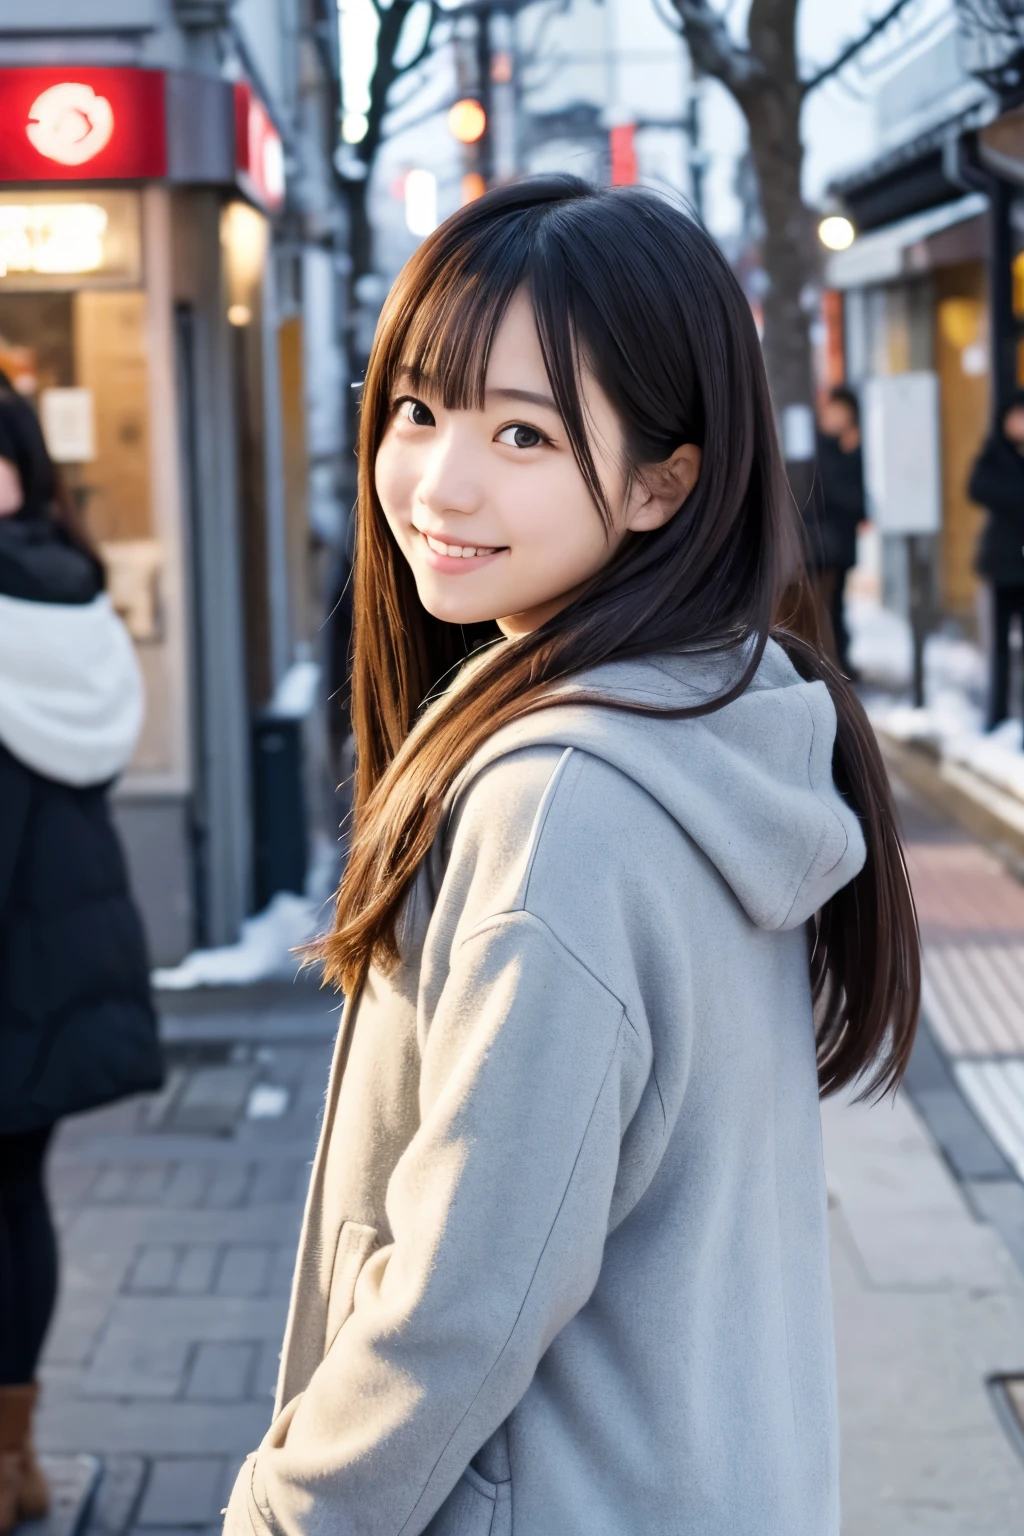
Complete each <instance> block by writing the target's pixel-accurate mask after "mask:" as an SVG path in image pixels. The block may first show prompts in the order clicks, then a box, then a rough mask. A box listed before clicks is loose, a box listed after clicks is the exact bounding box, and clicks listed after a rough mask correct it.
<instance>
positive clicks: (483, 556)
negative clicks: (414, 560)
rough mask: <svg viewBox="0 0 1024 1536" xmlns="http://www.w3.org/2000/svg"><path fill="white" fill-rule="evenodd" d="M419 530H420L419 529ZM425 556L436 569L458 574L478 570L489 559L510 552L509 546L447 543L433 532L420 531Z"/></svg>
mask: <svg viewBox="0 0 1024 1536" xmlns="http://www.w3.org/2000/svg"><path fill="white" fill-rule="evenodd" d="M417 531H419V530H417ZM420 538H421V539H422V540H423V549H424V557H425V559H426V562H427V564H428V565H429V566H431V567H432V568H433V569H434V570H435V571H443V572H444V573H445V575H457V574H458V573H459V572H460V571H477V570H479V569H480V567H481V566H482V565H486V563H487V562H488V561H489V560H494V559H496V558H497V557H498V556H499V555H505V554H507V553H508V549H507V547H500V546H499V547H496V548H490V547H488V546H486V545H482V544H446V543H445V542H444V540H442V539H438V538H435V537H434V535H433V534H432V533H420Z"/></svg>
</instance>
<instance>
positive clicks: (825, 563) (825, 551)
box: [806, 384, 865, 676]
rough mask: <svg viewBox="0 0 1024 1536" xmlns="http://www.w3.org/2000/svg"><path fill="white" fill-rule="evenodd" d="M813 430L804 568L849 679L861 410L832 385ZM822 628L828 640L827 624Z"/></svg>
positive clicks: (860, 512) (860, 498)
mask: <svg viewBox="0 0 1024 1536" xmlns="http://www.w3.org/2000/svg"><path fill="white" fill-rule="evenodd" d="M818 428H819V431H818V444H817V456H816V457H817V463H816V473H815V486H814V494H813V496H812V498H811V503H810V507H809V509H808V512H809V515H808V517H807V518H806V528H807V543H808V566H809V571H810V576H811V580H812V583H813V586H814V591H815V595H816V598H817V601H818V606H819V610H820V614H821V617H822V619H825V618H827V620H828V625H827V628H830V629H831V632H832V639H833V641H834V646H835V658H836V661H837V662H838V663H839V666H840V667H841V668H842V670H843V671H844V672H845V673H846V674H847V676H851V675H852V669H851V667H850V634H849V630H848V629H847V626H846V578H847V576H848V575H849V573H850V570H851V569H852V567H853V566H855V565H856V563H857V527H858V525H859V524H860V523H862V522H863V521H864V517H865V511H864V467H863V462H862V456H861V440H860V406H859V404H858V401H857V396H856V395H855V394H854V392H853V390H852V389H847V387H846V386H845V385H844V384H837V385H836V386H835V387H834V388H833V389H831V390H830V391H829V393H828V395H827V397H826V399H825V401H824V403H823V405H822V406H821V409H820V411H819V415H818ZM821 627H822V630H823V632H824V633H825V635H826V637H827V628H826V625H825V624H824V623H823V624H822V626H821Z"/></svg>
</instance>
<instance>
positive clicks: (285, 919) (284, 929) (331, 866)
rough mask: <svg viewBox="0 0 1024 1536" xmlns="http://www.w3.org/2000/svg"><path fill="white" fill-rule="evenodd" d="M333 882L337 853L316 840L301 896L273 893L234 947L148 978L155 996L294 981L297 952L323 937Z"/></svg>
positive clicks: (202, 953)
mask: <svg viewBox="0 0 1024 1536" xmlns="http://www.w3.org/2000/svg"><path fill="white" fill-rule="evenodd" d="M337 879H338V852H337V848H336V847H335V846H334V844H333V843H331V842H330V841H329V839H327V838H326V837H325V838H321V839H318V840H317V842H316V844H315V846H314V850H313V857H312V859H311V861H310V872H309V877H308V879H307V881H306V893H305V894H304V895H301V896H300V895H298V894H296V893H295V892H293V891H278V892H277V894H276V895H275V896H273V897H272V898H271V900H270V901H269V902H268V903H267V905H266V906H265V907H264V908H263V911H262V912H257V913H256V914H255V915H254V916H253V917H247V918H246V919H245V921H244V922H243V924H242V936H241V938H240V939H239V941H238V943H237V944H225V945H223V946H222V947H220V948H217V949H194V950H193V951H192V953H191V954H188V955H186V956H185V958H184V960H182V961H181V963H180V964H179V965H174V966H165V967H162V968H159V969H157V970H155V971H154V972H153V975H152V981H153V986H154V987H155V988H156V989H157V990H158V991H167V992H180V991H186V990H188V989H190V988H192V987H244V986H248V985H249V984H251V983H252V982H255V981H268V980H271V979H275V978H281V979H285V980H288V981H291V980H293V979H294V977H295V975H296V973H297V972H298V970H299V969H300V967H301V965H302V964H303V959H302V955H301V953H296V951H297V950H300V948H301V946H302V945H304V944H306V943H308V941H309V940H310V939H314V938H316V936H317V934H319V933H323V932H324V930H325V928H326V927H327V924H328V922H329V921H330V914H331V908H330V904H329V899H330V896H331V893H332V891H333V890H334V887H335V885H336V883H337Z"/></svg>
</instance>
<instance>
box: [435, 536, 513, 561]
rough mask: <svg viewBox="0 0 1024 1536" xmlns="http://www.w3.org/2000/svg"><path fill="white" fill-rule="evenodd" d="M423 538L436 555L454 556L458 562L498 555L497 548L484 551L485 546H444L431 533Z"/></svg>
mask: <svg viewBox="0 0 1024 1536" xmlns="http://www.w3.org/2000/svg"><path fill="white" fill-rule="evenodd" d="M423 537H424V538H425V539H426V541H427V544H428V545H429V547H430V548H431V549H432V550H433V551H434V554H435V555H452V556H454V558H455V559H456V560H459V559H461V560H469V559H470V558H471V557H472V556H473V555H496V554H497V553H498V551H497V549H496V548H495V549H484V548H483V546H480V547H477V546H475V545H473V544H442V543H441V540H440V539H435V538H432V537H431V535H430V534H429V533H425V534H424V535H423Z"/></svg>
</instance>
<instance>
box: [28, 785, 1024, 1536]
mask: <svg viewBox="0 0 1024 1536" xmlns="http://www.w3.org/2000/svg"><path fill="white" fill-rule="evenodd" d="M903 810H904V815H905V820H906V823H907V830H908V834H909V837H910V843H911V847H910V858H911V865H912V870H913V877H914V881H915V887H916V890H917V895H918V901H919V904H920V909H921V917H922V927H923V932H924V937H925V943H926V957H927V958H926V967H927V993H926V997H927V1001H928V1006H929V1008H930V1010H931V1024H932V1029H931V1030H929V1031H927V1032H926V1033H924V1034H923V1035H922V1037H921V1040H920V1044H919V1047H918V1050H917V1052H916V1055H915V1060H914V1064H913V1069H912V1071H911V1074H910V1076H909V1079H908V1085H909V1092H907V1093H903V1094H901V1095H900V1097H899V1099H898V1101H897V1102H896V1104H895V1105H892V1104H890V1103H888V1102H887V1103H885V1104H884V1105H881V1106H878V1107H874V1108H867V1107H863V1106H858V1107H852V1106H849V1105H845V1104H835V1103H829V1104H827V1105H826V1106H825V1111H824V1127H825V1146H826V1162H827V1168H828V1177H829V1190H830V1199H831V1204H832V1235H833V1258H832V1262H833V1276H834V1284H835V1291H836V1306H837V1320H838V1343H839V1373H840V1398H841V1415H842V1435H843V1471H844V1501H845V1503H844V1508H845V1516H844V1536H903V1533H912V1532H922V1533H927V1536H954V1533H956V1536H982V1533H986V1536H988V1533H991V1536H1004V1533H1005V1536H1009V1533H1011V1532H1014V1531H1018V1530H1021V1529H1024V1460H1021V1459H1020V1458H1019V1456H1018V1455H1017V1454H1016V1452H1015V1450H1014V1448H1013V1445H1012V1443H1011V1438H1010V1435H1009V1434H1008V1433H1007V1430H1006V1428H1005V1427H1004V1424H1003V1423H1002V1422H1001V1420H1000V1417H999V1413H998V1411H997V1410H998V1407H999V1405H998V1403H997V1401H996V1394H995V1393H994V1391H993V1389H992V1388H990V1387H989V1385H988V1383H989V1381H990V1379H991V1378H994V1377H1000V1376H1003V1375H1013V1374H1014V1373H1019V1374H1020V1375H1022V1376H1024V1185H1022V1183H1021V1182H1020V1174H1021V1172H1022V1171H1024V1164H1022V1162H1021V1159H1020V1157H1019V1156H1018V1155H1017V1142H1016V1141H1015V1137H1018V1136H1024V1116H1022V1117H1021V1118H1020V1119H1017V1118H1015V1110H1014V1099H1013V1095H1012V1091H1011V1089H1012V1083H1013V1074H1014V1071H1015V1070H1017V1067H1016V1060H1015V1057H1014V1052H1015V1051H1016V1052H1018V1053H1020V1059H1022V1060H1024V1036H1022V1026H1021V1020H1022V1019H1024V1009H1016V1008H1015V1007H1013V1006H1012V1004H1013V1000H1014V991H1013V989H1014V987H1015V986H1017V981H1016V979H1015V978H1016V975H1017V972H1016V969H1015V967H1016V965H1017V964H1018V961H1019V959H1020V957H1021V955H1022V954H1024V889H1022V887H1021V886H1020V885H1019V884H1018V882H1017V881H1016V880H1015V879H1013V878H1012V877H1011V876H1010V875H1009V874H1008V873H1006V871H1005V870H1004V868H1003V867H1002V865H1000V864H999V862H998V861H997V860H996V859H994V858H993V856H992V855H991V854H989V853H988V852H987V851H985V850H984V849H982V848H980V847H979V846H978V845H977V844H976V843H974V842H972V841H971V840H970V839H968V838H966V837H965V836H963V835H962V834H961V833H959V832H958V831H956V830H955V829H952V828H950V827H948V826H945V825H943V824H941V823H939V822H936V821H933V820H932V819H930V818H929V817H928V816H927V815H925V814H924V813H923V812H922V811H921V810H920V808H918V807H916V806H914V805H912V804H910V803H909V802H905V803H904V806H903ZM993 959H994V962H995V963H994V964H986V963H983V962H985V961H986V960H993ZM1022 975H1024V971H1022ZM994 976H998V977H1001V978H1002V982H1001V983H1000V984H999V986H997V985H996V983H995V981H993V980H992V979H991V978H992V977H994ZM986 978H989V979H988V980H986ZM165 1004H166V1007H165V1013H164V1031H165V1035H166V1038H167V1040H168V1048H169V1052H170V1058H171V1064H172V1072H171V1076H170V1081H169V1083H168V1087H167V1089H166V1091H165V1092H164V1093H163V1094H162V1095H161V1097H160V1099H159V1100H158V1101H155V1102H152V1103H142V1104H140V1103H132V1104H128V1105H124V1106H119V1107H116V1108H114V1109H111V1110H106V1111H102V1112H100V1113H97V1114H93V1115H89V1116H84V1117H82V1118H81V1119H80V1120H78V1121H76V1122H72V1123H70V1124H69V1125H68V1126H67V1127H66V1128H65V1130H64V1132H63V1134H62V1136H61V1138H60V1141H59V1143H58V1145H57V1148H56V1152H55V1155H54V1157H53V1161H52V1170H51V1176H52V1182H53V1188H54V1192H55V1196H56V1200H57V1203H58V1206H59V1210H60V1216H61V1225H62V1230H63V1244H64V1289H63V1295H62V1300H61V1306H60V1313H59V1318H58V1323H57V1326H56V1329H55V1331H54V1334H53V1336H52V1338H51V1340H50V1344H49V1348H48V1351H47V1359H46V1369H45V1391H46V1396H45V1403H44V1410H43V1417H42V1438H43V1442H44V1445H45V1448H46V1450H47V1451H49V1452H52V1453H60V1454H65V1455H68V1454H72V1453H76V1452H81V1451H91V1452H95V1453H97V1454H98V1455H99V1456H101V1457H102V1458H103V1462H104V1468H105V1471H104V1477H103V1481H102V1483H101V1485H100V1491H99V1495H98V1498H97V1501H96V1504H95V1507H94V1511H93V1515H92V1518H91V1521H90V1524H89V1527H88V1530H89V1533H90V1536H126V1533H131V1536H170V1533H172V1532H181V1533H183V1532H184V1531H185V1530H190V1531H193V1532H194V1531H200V1532H203V1531H211V1532H212V1531H215V1530H218V1529H219V1524H218V1520H217V1515H218V1511H219V1510H220V1508H221V1507H222V1505H223V1503H224V1497H225V1490H226V1488H227V1486H228V1484H229V1481H230V1478H231V1476H232V1475H233V1472H234V1469H235V1467H236V1466H237V1463H238V1460H239V1458H240V1457H241V1455H242V1454H243V1453H244V1452H245V1451H247V1450H249V1449H250V1448H251V1447H252V1445H254V1444H255V1443H256V1441H257V1440H258V1439H259V1437H260V1435H261V1434H262V1432H263V1429H264V1428H265V1426H266V1423H267V1418H268V1414H269V1410H270V1401H271V1395H272V1390H273V1381H274V1374H275V1368H276V1360H277V1350H278V1346H279V1343H280V1336H281V1329H282V1324H283V1318H284V1308H285V1301H286V1291H287V1285H288V1280H289V1272H290V1266H291V1260H292V1255H293V1250H294V1244H295V1239H296V1235H297V1228H298V1221H299V1217H300V1212H301V1202H302V1196H303V1191H304V1184H305V1180H306V1177H307V1171H308V1165H309V1159H310V1156H311V1152H312V1148H313V1142H314V1136H315V1129H316V1121H317V1116H318V1112H319V1107H320V1102H321V1099H322V1095H323V1090H324V1085H325V1080H326V1071H327V1064H328V1058H329V1053H330V1041H331V1036H332V1033H333V1030H334V1027H335V1023H336V1015H335V1014H334V1013H332V1011H330V1009H329V1008H328V1007H327V1006H325V1000H324V998H323V997H322V996H321V995H319V994H318V993H317V992H316V991H315V990H314V989H313V988H312V987H311V986H310V985H308V984H305V985H298V986H296V987H294V988H288V987H284V986H277V987H267V988H263V989H252V990H250V991H237V992H230V991H226V992H223V993H206V994H204V993H195V994H191V995H184V996H182V997H180V998H173V999H165ZM1000 1031H1001V1033H1000ZM1004 1079H1005V1080H1008V1081H1009V1082H1010V1085H1011V1089H1007V1090H1005V1091H1000V1092H996V1091H995V1089H993V1087H992V1085H993V1084H996V1085H998V1084H1000V1083H1002V1082H1003V1080H1004ZM979 1083H981V1084H987V1085H988V1087H987V1089H984V1090H983V1089H980V1088H978V1087H977V1085H978V1084H979ZM993 1105H994V1106H995V1108H993ZM1014 1254H1015V1256H1016V1259H1015V1258H1014V1257H1013V1255H1014ZM1007 1417H1008V1415H1007Z"/></svg>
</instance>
